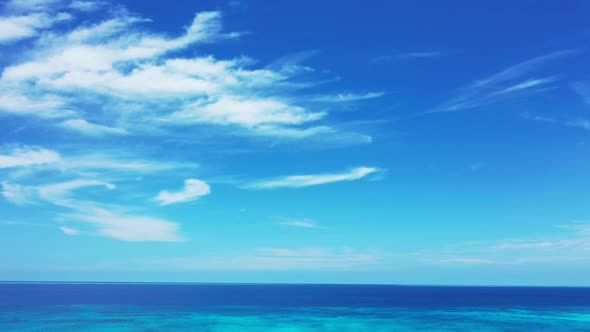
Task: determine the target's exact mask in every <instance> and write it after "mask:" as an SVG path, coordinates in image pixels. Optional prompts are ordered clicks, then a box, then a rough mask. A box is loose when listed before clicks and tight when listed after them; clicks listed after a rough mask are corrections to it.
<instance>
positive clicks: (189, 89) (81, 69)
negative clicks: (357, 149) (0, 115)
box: [0, 1, 382, 144]
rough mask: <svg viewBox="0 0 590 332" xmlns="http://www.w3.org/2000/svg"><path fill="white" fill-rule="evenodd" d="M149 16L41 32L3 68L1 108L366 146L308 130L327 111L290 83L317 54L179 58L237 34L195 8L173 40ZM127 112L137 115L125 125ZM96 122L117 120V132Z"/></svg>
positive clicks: (124, 14)
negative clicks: (261, 62)
mask: <svg viewBox="0 0 590 332" xmlns="http://www.w3.org/2000/svg"><path fill="white" fill-rule="evenodd" d="M48 4H49V2H47V1H31V2H30V3H29V4H28V5H23V6H22V7H23V8H25V7H26V8H29V9H27V10H29V11H30V10H33V9H31V8H36V9H34V10H41V11H43V10H45V11H44V12H35V13H34V14H35V15H41V14H43V15H48V13H51V15H53V14H55V13H54V12H55V10H54V9H51V10H50V9H48V8H51V7H53V6H50V5H48ZM103 4H104V3H103V2H102V1H74V2H72V3H71V5H70V8H74V9H76V10H98V9H100V7H101V6H102V5H103ZM56 8H59V6H57V7H56ZM74 13H75V12H74ZM146 21H148V20H146V19H144V18H141V17H138V16H134V15H131V14H129V12H128V11H125V10H118V11H112V12H111V14H110V16H107V18H106V19H105V20H103V21H100V22H91V23H90V24H89V23H83V24H82V25H79V26H77V27H75V28H73V29H72V30H70V31H69V32H62V31H59V32H58V31H45V32H44V38H43V42H39V43H35V44H33V45H31V50H30V51H29V52H23V53H22V54H20V56H19V57H18V59H26V60H25V61H22V60H21V61H19V62H16V63H12V64H8V65H7V66H6V67H5V68H4V70H3V72H2V76H1V79H0V91H2V90H5V93H3V94H1V96H2V97H0V110H1V111H3V112H11V113H15V114H22V115H28V116H38V117H44V118H50V117H54V118H58V117H60V118H65V119H63V120H62V121H61V123H60V126H61V127H63V128H65V129H68V130H71V129H74V130H77V131H79V132H81V133H83V134H87V135H95V136H97V135H106V134H123V133H134V134H142V133H147V134H152V133H154V132H156V131H157V132H163V131H167V132H171V131H172V130H170V127H171V126H196V125H199V126H203V125H214V126H225V127H227V126H237V127H239V129H240V130H234V131H232V134H234V135H235V134H241V135H254V136H264V137H277V138H285V139H306V138H310V137H316V136H317V137H319V136H321V137H322V140H324V138H326V139H325V140H327V141H330V142H332V143H331V144H336V143H339V144H358V143H370V141H371V140H370V139H367V137H368V136H366V135H353V134H354V133H353V134H349V133H343V132H340V131H338V130H335V129H334V128H332V127H330V126H328V125H326V124H322V125H315V126H313V125H311V126H310V123H313V122H317V121H320V120H324V119H325V117H326V113H325V112H324V111H322V110H320V111H314V110H308V109H305V108H303V107H302V106H300V105H298V104H299V103H298V98H294V97H293V96H292V93H291V91H292V89H294V88H298V87H301V86H309V84H312V83H306V82H301V81H298V82H296V83H295V82H292V79H293V78H294V77H296V76H297V75H300V74H301V73H304V72H305V73H309V72H313V70H312V69H311V68H309V67H302V66H300V65H298V64H297V61H301V59H305V58H307V57H309V56H310V55H311V54H313V53H314V52H303V53H301V54H299V55H296V56H294V57H293V56H292V57H289V58H284V59H282V60H278V61H275V63H273V64H272V65H269V66H266V67H259V68H253V67H254V65H255V64H256V61H254V60H252V59H249V58H247V57H244V56H242V57H238V58H233V59H224V60H220V59H216V58H215V57H213V56H211V55H208V56H199V57H189V58H181V57H175V55H171V54H175V53H172V52H174V51H178V50H180V49H185V48H187V47H189V46H194V45H198V44H202V43H208V42H212V41H215V40H218V39H221V38H234V37H236V36H238V34H236V33H222V32H221V14H220V13H219V12H201V13H197V14H196V15H195V17H194V20H193V21H192V23H191V24H190V25H189V26H188V27H187V28H186V29H185V32H184V33H183V34H181V35H180V36H177V37H170V36H166V35H163V34H157V33H151V32H148V31H146V29H145V28H144V27H143V26H140V25H139V24H138V23H140V22H146ZM381 95H382V93H380V92H370V93H365V94H356V93H346V94H339V95H336V96H323V97H320V99H322V100H323V101H324V102H326V101H330V102H348V101H354V100H365V99H370V98H377V97H380V96H381ZM305 101H308V100H305ZM93 103H94V104H93ZM105 104H108V105H109V106H108V110H106V106H105ZM129 105H133V107H132V108H131V109H130V108H129V107H128V106H129ZM92 108H97V109H99V110H103V111H105V112H102V113H101V114H105V116H106V118H102V119H96V118H95V117H93V118H92V119H93V120H91V119H90V118H87V117H86V116H87V115H89V114H90V112H89V111H88V109H92ZM74 110H76V111H74ZM94 114H96V112H94ZM129 118H133V119H134V121H121V120H122V119H129ZM95 121H100V123H109V124H112V123H117V127H119V128H111V127H108V126H105V125H101V124H99V123H93V122H95ZM220 130H223V129H222V128H220ZM226 132H227V131H226Z"/></svg>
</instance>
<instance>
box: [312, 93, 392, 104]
mask: <svg viewBox="0 0 590 332" xmlns="http://www.w3.org/2000/svg"><path fill="white" fill-rule="evenodd" d="M384 95H385V92H367V93H339V94H335V95H325V96H318V97H315V98H313V100H314V101H319V102H328V103H341V102H351V101H357V100H367V99H375V98H379V97H383V96H384Z"/></svg>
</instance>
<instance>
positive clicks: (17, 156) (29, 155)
mask: <svg viewBox="0 0 590 332" xmlns="http://www.w3.org/2000/svg"><path fill="white" fill-rule="evenodd" d="M60 159H61V158H60V155H59V154H58V153H57V152H55V151H52V150H47V149H42V148H34V147H23V148H15V149H13V150H12V151H11V152H10V154H7V155H0V168H9V167H21V166H31V165H42V164H51V163H55V162H58V161H59V160H60Z"/></svg>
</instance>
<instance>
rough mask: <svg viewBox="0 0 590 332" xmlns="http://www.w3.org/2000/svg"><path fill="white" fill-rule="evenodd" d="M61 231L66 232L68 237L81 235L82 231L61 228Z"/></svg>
mask: <svg viewBox="0 0 590 332" xmlns="http://www.w3.org/2000/svg"><path fill="white" fill-rule="evenodd" d="M59 229H60V230H61V231H62V232H64V234H66V235H70V236H76V235H80V231H79V230H77V229H75V228H70V227H65V226H60V227H59Z"/></svg>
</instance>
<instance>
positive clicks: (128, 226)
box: [62, 207, 184, 242]
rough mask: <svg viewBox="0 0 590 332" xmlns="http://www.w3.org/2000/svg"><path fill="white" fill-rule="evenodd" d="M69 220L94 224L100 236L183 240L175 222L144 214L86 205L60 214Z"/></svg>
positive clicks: (138, 239)
mask: <svg viewBox="0 0 590 332" xmlns="http://www.w3.org/2000/svg"><path fill="white" fill-rule="evenodd" d="M62 218H63V219H64V220H67V221H69V222H83V223H88V224H90V225H92V226H94V227H95V228H96V229H97V232H98V234H99V235H101V236H105V237H110V238H114V239H117V240H122V241H132V242H179V241H184V238H183V236H181V235H180V234H179V227H178V225H177V224H176V223H174V222H171V221H168V220H164V219H158V218H151V217H146V216H137V215H130V214H121V213H116V212H112V211H108V210H106V209H103V208H98V207H92V208H88V207H86V208H85V209H84V211H80V212H78V213H70V214H64V215H62Z"/></svg>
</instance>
